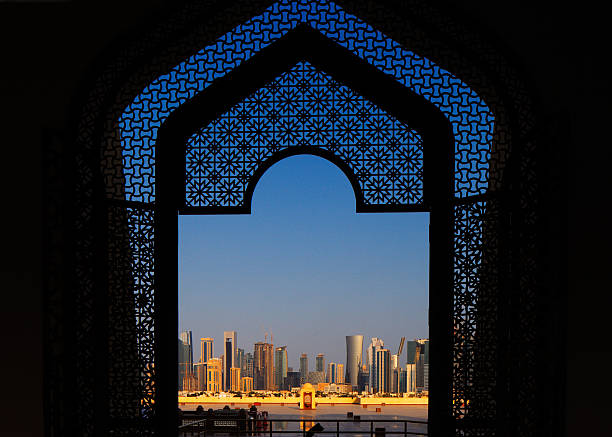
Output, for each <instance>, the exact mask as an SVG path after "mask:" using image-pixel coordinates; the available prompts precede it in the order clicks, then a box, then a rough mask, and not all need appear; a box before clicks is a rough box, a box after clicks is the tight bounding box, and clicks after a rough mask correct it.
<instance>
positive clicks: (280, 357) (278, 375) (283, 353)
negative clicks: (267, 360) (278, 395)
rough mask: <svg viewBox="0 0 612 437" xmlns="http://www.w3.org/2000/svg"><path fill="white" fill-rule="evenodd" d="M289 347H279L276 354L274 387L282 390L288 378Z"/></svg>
mask: <svg viewBox="0 0 612 437" xmlns="http://www.w3.org/2000/svg"><path fill="white" fill-rule="evenodd" d="M287 364H288V362H287V346H280V347H277V348H276V350H275V352H274V386H275V389H276V390H282V389H283V386H284V383H285V378H286V377H287Z"/></svg>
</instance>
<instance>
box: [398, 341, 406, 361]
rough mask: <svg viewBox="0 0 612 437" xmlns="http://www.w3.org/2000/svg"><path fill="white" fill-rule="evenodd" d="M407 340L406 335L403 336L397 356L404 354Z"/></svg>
mask: <svg viewBox="0 0 612 437" xmlns="http://www.w3.org/2000/svg"><path fill="white" fill-rule="evenodd" d="M405 341H406V337H402V339H401V340H400V345H399V348H398V349H397V356H398V357H399V356H401V355H402V350H404V342H405Z"/></svg>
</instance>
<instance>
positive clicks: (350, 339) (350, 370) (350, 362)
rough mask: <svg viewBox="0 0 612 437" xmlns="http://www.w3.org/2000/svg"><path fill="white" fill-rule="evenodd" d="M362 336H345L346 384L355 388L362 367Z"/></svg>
mask: <svg viewBox="0 0 612 437" xmlns="http://www.w3.org/2000/svg"><path fill="white" fill-rule="evenodd" d="M362 355H363V335H347V336H346V378H345V379H344V381H345V382H346V384H350V385H352V386H353V387H355V388H357V386H358V384H359V380H358V376H359V369H360V368H361V365H362Z"/></svg>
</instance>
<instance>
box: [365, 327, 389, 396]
mask: <svg viewBox="0 0 612 437" xmlns="http://www.w3.org/2000/svg"><path fill="white" fill-rule="evenodd" d="M384 347H385V342H384V341H383V340H382V339H380V338H377V337H373V338H372V340H371V341H370V345H369V346H368V349H367V354H366V356H367V360H368V362H367V363H366V364H367V366H368V370H369V375H368V378H369V384H368V389H369V392H370V393H376V392H377V391H378V385H377V384H378V380H377V377H376V353H377V352H378V351H379V350H381V349H382V348H384Z"/></svg>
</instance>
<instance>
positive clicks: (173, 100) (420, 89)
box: [117, 0, 495, 202]
mask: <svg viewBox="0 0 612 437" xmlns="http://www.w3.org/2000/svg"><path fill="white" fill-rule="evenodd" d="M301 24H307V25H309V26H311V27H312V28H313V29H316V30H317V31H319V32H320V33H321V34H322V35H323V36H325V37H326V38H329V39H330V40H331V41H334V42H335V43H336V44H338V45H340V46H341V47H344V48H345V49H346V50H347V51H349V52H351V53H353V54H355V55H356V56H358V57H359V58H361V59H363V60H365V61H366V62H368V63H369V64H370V65H372V66H374V67H376V68H377V69H378V70H379V71H381V72H383V73H385V74H387V75H389V76H390V77H393V78H394V79H395V80H397V82H398V83H400V84H402V85H403V86H405V87H406V88H408V89H410V90H412V91H413V92H414V93H415V94H417V95H420V96H423V97H424V98H425V99H427V100H428V101H430V102H431V103H433V104H434V105H435V106H436V107H437V108H438V109H439V110H440V111H441V112H442V113H443V114H444V115H445V116H446V117H447V118H448V120H449V122H450V124H451V126H452V129H453V133H454V137H455V195H456V196H457V197H462V198H463V197H469V196H472V195H477V194H483V193H485V192H486V191H487V189H488V186H489V161H490V158H491V144H492V139H493V131H494V125H495V117H494V115H493V113H492V112H491V110H490V109H489V108H488V106H487V104H486V102H484V100H483V99H482V98H481V97H480V96H479V95H478V94H477V93H476V92H475V91H474V90H473V89H472V88H470V87H469V86H468V85H467V84H466V83H464V82H462V81H461V80H460V79H459V78H457V77H456V76H454V75H453V74H451V73H450V72H448V71H446V70H444V69H443V68H442V67H440V66H439V65H437V64H435V63H434V62H432V61H431V60H429V59H427V58H424V57H422V56H419V55H418V54H417V53H414V52H412V51H410V50H408V49H406V48H405V47H402V46H401V45H400V44H399V43H397V42H396V41H394V40H392V39H391V38H389V37H388V36H387V35H385V34H383V33H382V32H380V31H379V30H376V29H374V28H373V27H372V26H371V25H369V24H368V23H366V22H365V21H363V20H361V19H360V18H358V17H356V16H355V15H352V14H350V13H349V12H347V11H345V10H344V9H343V8H342V7H340V6H339V5H337V4H335V3H334V2H332V1H329V0H318V1H316V2H315V1H312V0H279V1H277V2H275V3H273V4H272V5H270V6H269V7H268V8H266V9H265V10H264V11H262V12H260V13H259V14H258V15H255V16H253V17H252V18H251V19H249V20H247V21H246V22H244V23H242V24H240V25H238V26H236V27H235V28H233V29H232V30H230V31H229V32H227V33H225V34H223V35H222V36H220V37H219V38H218V39H217V40H216V41H213V42H212V43H211V44H209V45H208V46H206V47H203V48H202V49H201V50H199V51H197V52H196V53H194V54H193V55H191V56H189V57H188V58H186V59H185V60H184V61H183V62H181V63H180V64H178V65H176V66H175V67H174V68H172V70H171V71H170V72H168V73H166V74H163V75H161V76H159V77H158V78H157V79H155V80H153V81H152V82H151V83H150V84H149V85H148V86H147V87H145V88H144V89H143V90H142V92H141V93H140V94H138V95H137V96H136V97H135V99H134V100H133V101H132V102H131V103H130V104H129V105H127V107H126V108H125V110H124V111H123V113H122V115H121V116H120V119H119V120H118V126H119V136H120V141H121V145H122V146H121V147H122V150H123V163H124V165H123V172H122V174H121V175H117V176H118V177H121V178H125V181H126V183H125V192H121V193H117V194H119V195H120V196H122V197H124V198H125V199H126V200H130V201H138V202H154V201H155V142H156V139H157V131H158V129H159V127H160V126H161V125H162V124H163V122H164V121H165V120H166V119H167V118H168V117H169V115H170V114H171V113H172V112H173V111H174V110H175V109H176V108H178V107H179V106H181V105H182V104H183V103H185V102H187V101H189V100H190V99H192V98H194V97H195V96H196V95H197V94H198V93H199V92H201V91H203V90H205V89H206V88H207V87H209V86H210V85H212V84H213V83H214V82H215V81H216V80H217V79H219V78H221V77H224V76H225V75H227V74H228V73H229V72H231V71H232V70H234V69H235V68H236V67H238V66H239V65H241V64H242V63H243V62H245V61H247V60H249V59H251V58H252V57H254V56H255V55H256V54H257V53H259V52H260V51H261V50H262V49H263V48H265V47H267V46H269V45H271V44H273V43H274V42H276V41H278V40H280V39H281V38H282V37H283V36H284V35H286V34H287V33H288V32H290V31H291V30H292V29H295V28H296V27H297V26H299V25H301Z"/></svg>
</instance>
